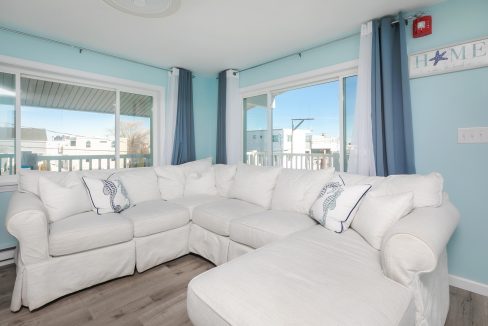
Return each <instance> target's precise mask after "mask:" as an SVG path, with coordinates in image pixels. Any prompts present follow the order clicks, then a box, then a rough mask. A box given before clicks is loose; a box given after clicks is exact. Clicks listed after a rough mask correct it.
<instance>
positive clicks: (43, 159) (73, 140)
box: [0, 67, 157, 175]
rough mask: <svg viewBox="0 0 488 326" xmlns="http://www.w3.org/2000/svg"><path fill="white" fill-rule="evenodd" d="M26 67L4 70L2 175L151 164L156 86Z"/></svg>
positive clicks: (0, 81)
mask: <svg viewBox="0 0 488 326" xmlns="http://www.w3.org/2000/svg"><path fill="white" fill-rule="evenodd" d="M2 69H3V68H2ZM6 70H9V68H8V67H7V69H6ZM27 72H28V71H26V73H25V74H24V72H23V70H21V71H18V72H14V73H7V72H0V175H12V174H15V173H16V169H17V168H23V169H32V170H42V171H76V170H91V169H113V168H125V167H127V168H129V167H142V166H152V165H153V141H152V138H153V137H152V135H153V133H154V132H155V131H154V128H153V115H154V114H153V111H154V107H155V97H154V95H156V94H157V93H156V91H152V90H151V91H145V90H140V92H139V91H134V92H126V91H122V90H119V89H118V88H117V87H113V88H111V87H110V85H103V84H102V83H98V82H97V84H96V85H90V84H89V83H86V84H85V83H84V82H83V81H82V82H80V81H79V80H76V81H74V82H66V81H61V80H56V79H52V75H51V74H49V78H43V77H32V76H31V75H29V74H28V73H27ZM41 75H42V74H41ZM16 85H20V87H19V89H18V90H17V89H16ZM153 94H154V95H153ZM17 96H19V100H17ZM17 103H18V104H17ZM16 112H19V117H20V119H19V120H20V123H18V122H17V123H16ZM16 135H17V137H16Z"/></svg>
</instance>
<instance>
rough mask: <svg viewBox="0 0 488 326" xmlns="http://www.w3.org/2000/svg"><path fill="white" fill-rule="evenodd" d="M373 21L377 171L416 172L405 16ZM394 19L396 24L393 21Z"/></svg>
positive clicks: (389, 172)
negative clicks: (396, 21)
mask: <svg viewBox="0 0 488 326" xmlns="http://www.w3.org/2000/svg"><path fill="white" fill-rule="evenodd" d="M395 20H396V19H395V18H393V17H384V18H382V19H380V20H376V21H373V53H372V67H371V68H372V71H371V78H372V83H371V85H372V86H371V88H372V94H371V95H372V96H371V98H372V107H371V115H372V117H371V118H372V122H373V145H374V153H375V161H376V174H377V175H382V176H387V175H390V174H412V173H415V157H414V146H413V129H412V109H411V103H410V80H409V75H408V57H407V49H406V34H405V24H406V22H405V19H404V18H403V16H402V15H401V14H400V16H399V18H398V23H393V21H395ZM392 23H393V24H392Z"/></svg>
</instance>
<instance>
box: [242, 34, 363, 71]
mask: <svg viewBox="0 0 488 326" xmlns="http://www.w3.org/2000/svg"><path fill="white" fill-rule="evenodd" d="M354 35H356V33H354V34H351V35H347V36H344V37H342V38H338V39H336V40H332V41H329V42H326V43H322V44H319V45H316V46H313V47H311V48H307V49H304V50H301V51H299V52H295V53H291V54H287V55H285V56H283V57H280V58H277V59H273V60H270V61H266V62H263V63H260V64H257V65H255V66H251V67H247V68H244V69H240V70H237V69H236V70H237V71H238V72H243V71H246V70H251V69H254V68H257V67H261V66H264V65H267V64H270V63H273V62H276V61H280V60H283V59H286V58H290V57H294V56H296V55H297V56H298V57H299V58H301V57H302V54H303V53H305V52H310V51H312V50H315V49H318V48H321V47H323V46H326V45H328V44H330V43H333V42H337V41H342V40H345V39H347V38H349V37H351V36H354Z"/></svg>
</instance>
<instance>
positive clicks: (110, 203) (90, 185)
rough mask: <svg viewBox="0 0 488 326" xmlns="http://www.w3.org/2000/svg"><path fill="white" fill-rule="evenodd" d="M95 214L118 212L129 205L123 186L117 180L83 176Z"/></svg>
mask: <svg viewBox="0 0 488 326" xmlns="http://www.w3.org/2000/svg"><path fill="white" fill-rule="evenodd" d="M83 182H84V183H85V186H86V189H87V190H88V194H89V195H90V199H91V202H92V204H93V207H94V209H95V211H96V212H97V214H99V215H101V214H106V213H120V212H122V211H123V210H124V209H127V208H129V207H130V201H129V199H128V198H127V193H126V191H125V188H124V186H123V185H122V183H121V182H120V181H119V180H104V179H96V178H90V177H83Z"/></svg>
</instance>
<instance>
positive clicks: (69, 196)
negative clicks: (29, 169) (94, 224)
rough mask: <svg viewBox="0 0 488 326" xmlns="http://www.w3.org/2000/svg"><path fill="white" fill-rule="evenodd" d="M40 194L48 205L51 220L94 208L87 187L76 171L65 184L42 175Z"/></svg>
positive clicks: (43, 201) (57, 219)
mask: <svg viewBox="0 0 488 326" xmlns="http://www.w3.org/2000/svg"><path fill="white" fill-rule="evenodd" d="M39 196H40V197H41V200H42V203H43V204H44V207H46V210H47V213H48V217H49V221H50V222H56V221H59V220H62V219H63V218H66V217H68V216H71V215H75V214H79V213H83V212H88V211H91V209H92V206H91V204H90V199H89V197H88V194H87V193H86V190H85V187H84V186H83V183H82V181H81V179H80V178H79V177H78V176H76V175H75V174H74V173H70V174H69V175H68V177H67V178H66V180H65V183H64V184H58V183H56V182H54V181H51V179H50V178H48V177H45V176H43V175H40V176H39Z"/></svg>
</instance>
